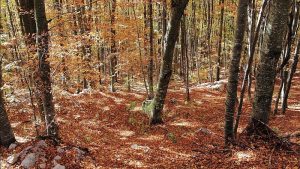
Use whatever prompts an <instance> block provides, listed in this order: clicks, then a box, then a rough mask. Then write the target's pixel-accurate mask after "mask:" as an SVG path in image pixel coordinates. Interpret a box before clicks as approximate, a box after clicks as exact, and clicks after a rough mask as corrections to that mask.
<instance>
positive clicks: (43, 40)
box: [34, 0, 58, 140]
mask: <svg viewBox="0 0 300 169" xmlns="http://www.w3.org/2000/svg"><path fill="white" fill-rule="evenodd" d="M34 9H35V20H36V30H37V35H36V43H37V56H38V59H39V65H38V72H37V74H38V76H39V80H40V81H41V84H40V85H41V89H42V93H41V94H42V101H43V107H44V113H45V120H46V129H47V135H48V136H49V137H50V138H52V139H54V140H57V139H58V127H57V125H56V123H55V119H54V118H55V110H54V104H53V96H52V92H51V78H50V64H49V62H48V61H47V59H48V57H49V33H48V22H47V18H46V13H45V2H44V1H43V0H34Z"/></svg>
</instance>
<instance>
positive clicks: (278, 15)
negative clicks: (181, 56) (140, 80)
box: [246, 0, 291, 135]
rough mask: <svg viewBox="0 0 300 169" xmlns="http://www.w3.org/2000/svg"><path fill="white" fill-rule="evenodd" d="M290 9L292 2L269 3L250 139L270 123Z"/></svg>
mask: <svg viewBox="0 0 300 169" xmlns="http://www.w3.org/2000/svg"><path fill="white" fill-rule="evenodd" d="M290 8H291V0H274V1H272V3H271V7H270V13H269V18H268V20H267V22H268V26H267V31H266V34H265V37H264V40H263V46H262V50H261V56H260V58H259V62H258V67H257V74H256V84H255V94H254V102H253V110H252V117H251V120H250V123H249V124H248V127H247V128H246V130H247V133H248V134H250V135H251V134H253V133H256V132H259V133H263V131H265V130H263V129H265V125H267V124H268V122H269V115H270V112H271V104H272V96H273V92H274V85H275V76H276V66H277V63H278V60H279V57H280V55H281V52H282V49H283V41H284V38H285V32H286V31H287V24H288V20H289V10H290ZM265 134H267V133H265Z"/></svg>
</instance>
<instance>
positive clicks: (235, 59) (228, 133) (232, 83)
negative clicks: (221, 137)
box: [225, 0, 249, 145]
mask: <svg viewBox="0 0 300 169" xmlns="http://www.w3.org/2000/svg"><path fill="white" fill-rule="evenodd" d="M248 3H249V1H245V0H239V3H238V13H237V21H236V32H235V40H234V42H235V43H234V47H233V51H232V56H231V62H230V66H229V77H228V84H227V94H226V102H225V105H226V106H225V107H226V111H225V144H226V145H228V144H230V143H231V142H232V141H233V140H234V134H233V121H234V112H235V103H236V101H237V86H238V79H239V65H240V60H241V54H242V50H243V41H244V35H245V29H246V23H247V7H248Z"/></svg>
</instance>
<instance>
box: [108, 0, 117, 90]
mask: <svg viewBox="0 0 300 169" xmlns="http://www.w3.org/2000/svg"><path fill="white" fill-rule="evenodd" d="M111 6H112V9H111V14H110V23H111V29H110V33H111V42H110V43H111V47H110V52H111V53H110V55H111V56H110V62H109V64H110V76H111V81H110V90H111V92H115V91H116V89H115V82H116V79H117V74H116V66H117V46H116V28H115V21H116V16H115V15H116V7H117V1H116V0H113V1H112V4H111Z"/></svg>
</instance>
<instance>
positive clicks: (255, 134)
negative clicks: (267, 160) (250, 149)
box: [242, 119, 293, 151]
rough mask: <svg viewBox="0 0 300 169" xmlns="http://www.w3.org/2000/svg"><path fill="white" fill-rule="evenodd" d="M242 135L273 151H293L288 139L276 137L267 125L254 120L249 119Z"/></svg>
mask: <svg viewBox="0 0 300 169" xmlns="http://www.w3.org/2000/svg"><path fill="white" fill-rule="evenodd" d="M242 135H245V136H246V137H247V138H248V140H249V141H251V142H256V141H257V140H262V141H264V142H267V143H268V144H269V145H271V146H272V147H274V148H275V149H283V150H288V151H293V143H291V142H290V141H289V139H286V138H282V137H280V136H278V134H277V133H276V132H275V131H274V130H272V129H271V128H270V127H269V126H268V125H266V124H265V123H263V122H261V121H259V120H256V119H251V122H250V123H249V124H248V126H247V127H246V129H245V130H244V131H243V133H242Z"/></svg>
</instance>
